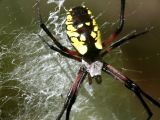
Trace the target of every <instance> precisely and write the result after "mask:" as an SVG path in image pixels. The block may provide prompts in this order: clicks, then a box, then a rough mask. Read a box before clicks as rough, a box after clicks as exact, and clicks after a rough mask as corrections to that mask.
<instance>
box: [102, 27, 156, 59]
mask: <svg viewBox="0 0 160 120" xmlns="http://www.w3.org/2000/svg"><path fill="white" fill-rule="evenodd" d="M152 29H153V27H149V28H146V29H145V30H143V31H141V32H137V31H136V30H135V31H132V32H130V33H129V34H127V35H126V36H124V37H123V38H121V39H119V40H117V41H115V42H113V43H111V44H110V45H109V46H108V47H107V48H104V50H103V51H102V52H101V56H102V57H103V56H104V55H105V54H107V53H108V52H111V51H112V50H113V49H115V48H117V47H120V46H121V45H123V44H125V43H127V42H129V41H130V40H132V39H134V38H136V37H139V36H141V35H144V34H146V33H148V32H150V31H151V30H152Z"/></svg>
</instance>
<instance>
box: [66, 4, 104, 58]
mask: <svg viewBox="0 0 160 120" xmlns="http://www.w3.org/2000/svg"><path fill="white" fill-rule="evenodd" d="M66 29H67V35H68V38H69V39H70V41H71V44H72V45H73V46H74V47H75V49H76V50H77V51H78V52H79V53H80V54H81V55H85V54H87V53H91V52H94V51H99V50H101V49H102V43H101V37H100V31H99V28H98V25H97V24H96V21H95V19H94V17H93V16H92V13H91V11H90V10H89V9H88V8H86V7H84V6H79V7H75V8H72V9H70V10H69V11H68V12H67V19H66Z"/></svg>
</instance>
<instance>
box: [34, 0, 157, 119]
mask: <svg viewBox="0 0 160 120" xmlns="http://www.w3.org/2000/svg"><path fill="white" fill-rule="evenodd" d="M36 8H37V14H38V19H39V22H40V27H41V28H42V29H43V30H44V31H45V32H46V34H47V35H48V36H49V37H50V38H51V39H52V40H53V42H54V44H55V45H56V47H55V46H53V45H50V44H49V43H47V42H46V41H45V40H44V39H43V41H44V42H45V43H46V44H47V45H48V46H49V47H50V48H51V49H52V50H54V51H56V52H59V53H60V54H61V55H63V56H65V57H68V58H71V59H74V60H76V61H78V62H81V63H82V65H81V67H80V69H79V71H78V73H77V77H76V79H75V81H74V83H73V85H72V86H71V88H70V90H69V93H68V95H67V98H66V100H65V102H64V106H63V108H62V111H61V112H60V114H59V115H58V117H57V120H60V119H61V117H62V115H63V113H64V112H65V110H67V111H66V120H69V115H70V111H71V108H72V105H73V104H74V102H75V100H76V97H77V94H78V90H79V88H80V86H81V84H82V83H83V81H84V79H85V78H86V76H87V75H88V78H89V83H90V84H91V83H92V79H95V80H96V82H97V83H98V84H99V83H101V81H102V80H101V71H104V72H106V73H108V74H110V75H111V76H113V77H114V78H115V79H117V80H119V81H120V82H122V83H123V84H124V86H125V87H127V88H128V89H129V90H131V91H133V92H134V93H135V94H136V96H137V97H138V99H139V100H140V101H141V103H142V105H143V106H144V108H145V109H146V111H147V113H148V118H147V120H149V119H150V118H151V117H152V112H151V110H150V108H149V107H148V105H147V103H146V102H145V101H144V99H143V97H146V98H147V99H148V100H150V101H151V102H152V103H153V104H154V105H156V106H158V107H160V104H159V103H158V102H157V101H156V100H154V99H153V98H152V97H151V96H149V95H148V94H146V93H145V92H144V91H142V90H141V88H140V87H139V86H138V85H136V84H135V83H134V82H133V81H132V80H131V79H129V78H128V77H126V76H124V75H123V74H121V73H120V72H119V71H118V70H116V69H115V68H114V67H112V66H111V65H110V64H108V63H106V62H104V61H103V60H102V58H103V56H104V55H106V54H108V53H110V51H112V50H113V49H115V48H117V47H119V46H120V45H122V44H123V43H126V42H127V41H129V40H131V39H133V38H135V37H137V36H140V35H143V34H145V33H147V32H149V31H150V29H145V30H144V31H142V32H139V33H137V32H136V31H133V32H131V33H129V34H128V35H126V36H124V37H123V38H121V39H119V40H116V42H112V41H113V40H115V39H116V38H117V36H118V35H119V34H120V32H121V31H122V28H123V26H124V11H125V0H121V10H120V18H119V24H118V27H117V29H116V30H115V32H113V33H112V34H111V35H110V36H109V37H108V38H107V39H106V40H104V41H103V42H102V41H101V35H100V31H99V28H98V25H97V23H96V20H95V19H94V16H93V14H92V12H91V11H90V10H89V9H88V8H87V7H85V6H78V7H75V8H72V9H70V10H69V11H68V12H67V14H66V15H67V17H66V29H67V35H68V38H69V40H70V42H71V44H72V45H73V47H74V48H75V49H76V51H73V50H69V49H68V48H66V47H64V46H62V45H61V44H60V43H59V42H58V40H56V38H55V37H54V36H53V35H52V33H51V32H50V31H49V30H48V28H47V27H46V25H45V24H44V23H43V22H42V18H41V15H40V10H39V3H38V0H37V7H36Z"/></svg>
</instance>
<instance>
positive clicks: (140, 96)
mask: <svg viewBox="0 0 160 120" xmlns="http://www.w3.org/2000/svg"><path fill="white" fill-rule="evenodd" d="M103 71H104V72H106V73H108V74H110V75H111V76H113V77H114V78H116V79H117V80H119V81H121V82H122V83H123V84H124V85H125V86H126V87H127V88H128V89H129V90H131V91H133V92H134V93H135V94H136V96H137V97H138V99H139V100H140V101H141V103H142V105H143V106H144V108H145V109H146V111H147V113H148V118H147V120H150V118H151V117H152V114H153V113H152V111H151V110H150V108H149V107H148V105H147V103H146V102H145V101H144V99H143V96H144V97H146V98H147V99H148V100H149V101H151V102H152V103H153V104H154V105H156V106H157V107H159V108H160V103H158V102H157V101H156V100H154V99H153V98H152V97H151V96H150V95H148V94H147V93H145V92H144V91H143V90H142V89H141V88H140V87H139V86H138V85H137V84H135V83H134V82H133V81H132V80H130V79H129V78H127V77H125V76H124V75H122V74H121V73H120V72H119V71H118V70H116V69H115V68H114V67H112V66H111V65H109V64H107V63H104V66H103Z"/></svg>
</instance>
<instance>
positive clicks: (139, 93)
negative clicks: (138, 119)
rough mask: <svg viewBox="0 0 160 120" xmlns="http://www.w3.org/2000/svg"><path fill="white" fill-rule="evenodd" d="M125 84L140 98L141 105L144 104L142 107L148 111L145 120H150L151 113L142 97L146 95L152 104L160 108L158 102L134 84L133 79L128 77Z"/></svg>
mask: <svg viewBox="0 0 160 120" xmlns="http://www.w3.org/2000/svg"><path fill="white" fill-rule="evenodd" d="M125 86H126V87H127V88H128V89H130V90H132V91H133V92H134V93H135V94H136V96H137V97H138V99H139V100H140V102H141V103H142V105H143V106H144V108H145V109H146V111H147V113H148V118H147V120H150V119H151V117H152V115H153V113H152V112H151V110H150V108H149V107H148V105H147V103H146V102H145V101H144V99H143V97H146V98H147V99H148V100H149V101H151V102H152V103H153V104H154V105H156V106H157V107H159V108H160V103H158V102H157V101H156V100H154V99H153V98H152V97H151V96H150V95H148V94H147V93H145V92H144V91H143V90H142V89H141V88H140V87H139V86H138V85H136V84H135V83H134V82H133V81H131V80H129V79H128V80H126V81H125Z"/></svg>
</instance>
